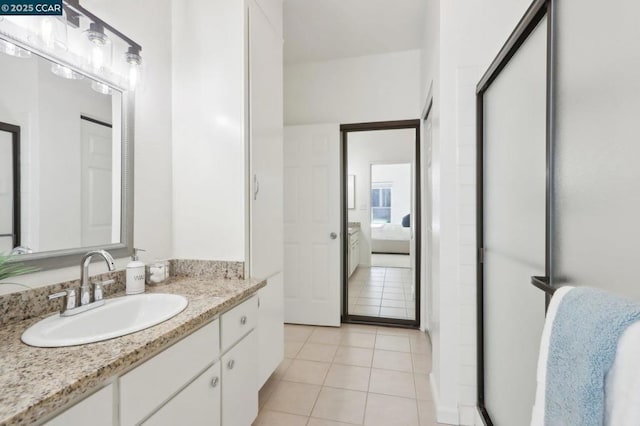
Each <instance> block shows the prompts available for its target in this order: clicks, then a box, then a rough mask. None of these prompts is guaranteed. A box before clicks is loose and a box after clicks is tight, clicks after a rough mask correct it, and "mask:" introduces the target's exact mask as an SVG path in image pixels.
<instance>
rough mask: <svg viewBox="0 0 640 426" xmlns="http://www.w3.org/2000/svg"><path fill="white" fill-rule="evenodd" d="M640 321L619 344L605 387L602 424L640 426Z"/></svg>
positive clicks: (631, 327) (623, 336) (623, 335)
mask: <svg viewBox="0 0 640 426" xmlns="http://www.w3.org/2000/svg"><path fill="white" fill-rule="evenodd" d="M639 363H640V322H635V323H633V324H632V325H630V326H629V327H628V328H627V330H626V331H625V332H624V333H623V334H622V336H621V337H620V340H619V341H618V348H617V350H616V359H615V361H614V362H613V366H612V367H611V370H609V374H607V380H606V384H605V398H606V401H607V405H606V411H605V425H611V426H638V425H640V366H639Z"/></svg>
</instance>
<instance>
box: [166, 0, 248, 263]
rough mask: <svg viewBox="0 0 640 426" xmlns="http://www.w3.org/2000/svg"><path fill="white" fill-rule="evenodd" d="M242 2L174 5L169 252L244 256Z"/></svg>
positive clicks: (183, 255)
mask: <svg viewBox="0 0 640 426" xmlns="http://www.w3.org/2000/svg"><path fill="white" fill-rule="evenodd" d="M244 13H245V9H244V3H243V2H239V1H236V0H224V1H216V2H211V1H207V0H189V1H175V2H174V5H173V40H172V45H173V86H172V87H173V244H174V256H175V257H176V258H188V259H215V260H238V261H243V260H244V259H245V173H244V170H245V146H244V143H245V142H244V133H245V128H244V122H245V120H244V116H245V110H244V108H245V102H244V96H243V94H244V93H245V72H246V70H245V47H244V32H245V28H244V26H243V23H244V21H245V19H244Z"/></svg>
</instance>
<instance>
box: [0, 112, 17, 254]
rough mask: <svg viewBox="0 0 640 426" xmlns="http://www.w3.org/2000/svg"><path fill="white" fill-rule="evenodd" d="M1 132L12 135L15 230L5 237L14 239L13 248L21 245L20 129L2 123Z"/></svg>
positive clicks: (0, 123) (0, 125)
mask: <svg viewBox="0 0 640 426" xmlns="http://www.w3.org/2000/svg"><path fill="white" fill-rule="evenodd" d="M0 131H2V132H7V133H11V154H12V159H11V164H12V167H13V182H12V183H13V230H12V231H11V234H6V235H5V234H2V235H1V236H3V237H12V240H13V247H17V246H19V245H20V239H21V236H20V234H21V233H20V202H21V201H20V127H19V126H15V125H13V124H9V123H2V122H0Z"/></svg>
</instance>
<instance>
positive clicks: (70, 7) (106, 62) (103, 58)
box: [63, 0, 142, 90]
mask: <svg viewBox="0 0 640 426" xmlns="http://www.w3.org/2000/svg"><path fill="white" fill-rule="evenodd" d="M63 4H64V9H65V12H66V13H67V16H69V18H68V22H69V25H70V26H72V27H73V26H76V24H77V26H76V27H79V26H80V24H81V22H82V21H83V20H84V19H85V18H86V20H88V21H89V28H88V29H87V30H86V31H84V34H85V36H86V37H87V39H89V41H90V42H91V44H92V45H93V47H92V48H91V65H92V67H93V68H94V70H95V71H98V72H99V71H101V69H102V68H103V67H104V68H109V67H111V60H112V56H113V54H112V52H113V50H114V49H117V48H118V45H122V43H116V40H117V39H119V40H121V41H122V42H123V43H124V45H125V46H126V49H127V50H126V52H125V53H124V60H125V61H126V63H127V64H128V72H129V75H128V80H129V86H130V88H131V90H133V89H134V88H135V87H136V85H137V84H138V83H139V80H140V65H141V64H142V56H141V55H140V52H141V51H142V46H140V45H139V44H138V43H136V42H135V41H133V40H132V39H130V38H129V37H127V36H126V35H124V34H123V33H121V32H120V31H118V30H117V29H115V28H114V27H112V26H111V25H109V24H108V23H106V22H105V21H103V20H102V19H100V18H99V17H97V16H96V15H94V14H93V13H91V12H89V11H88V10H87V9H85V8H84V7H83V6H82V5H81V4H80V0H63ZM72 18H73V19H72ZM80 18H82V20H81V19H80ZM112 40H113V41H112ZM116 68H119V67H118V66H117V65H116Z"/></svg>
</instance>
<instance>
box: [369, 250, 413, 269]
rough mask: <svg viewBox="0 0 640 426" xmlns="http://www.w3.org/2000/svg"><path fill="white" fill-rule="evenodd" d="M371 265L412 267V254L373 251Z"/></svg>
mask: <svg viewBox="0 0 640 426" xmlns="http://www.w3.org/2000/svg"><path fill="white" fill-rule="evenodd" d="M371 266H386V267H393V268H411V256H409V255H408V254H381V253H371Z"/></svg>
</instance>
